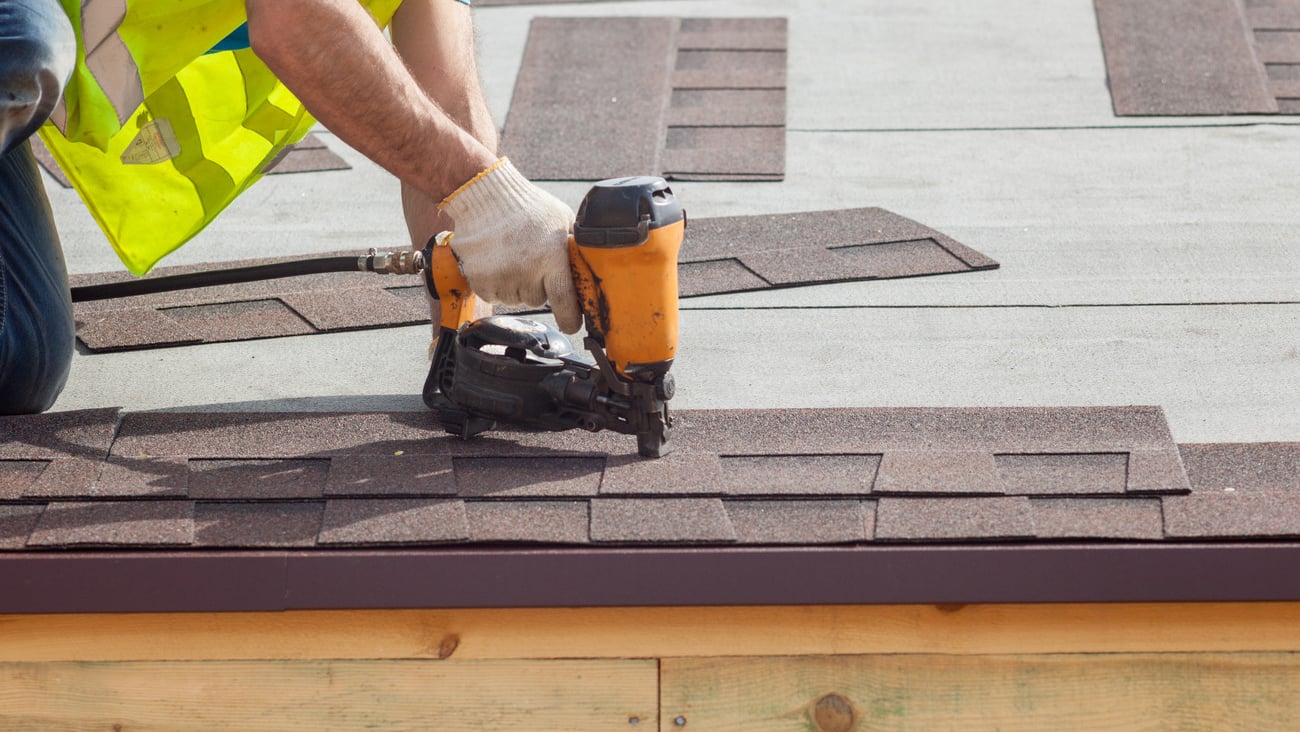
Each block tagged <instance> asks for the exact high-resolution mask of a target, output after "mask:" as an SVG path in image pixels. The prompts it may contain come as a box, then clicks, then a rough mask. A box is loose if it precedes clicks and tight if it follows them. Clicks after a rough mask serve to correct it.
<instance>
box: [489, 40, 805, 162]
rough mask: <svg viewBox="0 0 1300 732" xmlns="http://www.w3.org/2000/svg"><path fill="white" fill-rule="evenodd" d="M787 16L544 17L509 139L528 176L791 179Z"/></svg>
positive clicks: (527, 54) (518, 86) (519, 87)
mask: <svg viewBox="0 0 1300 732" xmlns="http://www.w3.org/2000/svg"><path fill="white" fill-rule="evenodd" d="M786 33H787V21H786V19H785V18H671V17H661V18H545V17H543V18H536V19H534V20H533V22H532V25H531V28H530V30H529V35H528V44H527V46H526V48H525V50H524V58H523V63H522V65H521V67H520V69H519V75H518V77H517V79H516V82H515V91H514V96H513V98H512V99H511V102H510V112H509V114H508V116H507V117H506V124H505V131H504V134H503V135H502V138H501V151H502V152H503V153H504V154H505V155H507V156H509V157H510V158H511V159H512V160H513V161H514V163H515V164H516V165H517V166H518V167H519V169H520V170H521V171H522V172H523V173H524V174H525V175H527V176H528V177H530V178H534V179H541V180H600V179H602V178H612V177H615V176H620V175H626V174H627V171H629V170H635V171H643V172H645V173H651V174H655V175H662V176H664V177H667V178H669V179H676V180H730V181H739V180H781V179H782V178H783V177H784V174H785V96H786V95H785V86H786Z"/></svg>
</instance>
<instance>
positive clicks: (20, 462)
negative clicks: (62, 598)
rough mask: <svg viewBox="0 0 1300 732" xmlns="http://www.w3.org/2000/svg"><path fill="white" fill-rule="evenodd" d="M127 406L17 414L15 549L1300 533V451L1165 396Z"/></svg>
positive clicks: (11, 429) (9, 546)
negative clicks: (1124, 401)
mask: <svg viewBox="0 0 1300 732" xmlns="http://www.w3.org/2000/svg"><path fill="white" fill-rule="evenodd" d="M117 416H118V415H117V414H116V412H114V411H112V410H107V411H96V412H79V413H51V414H45V415H32V416H26V417H7V418H4V422H3V425H4V426H5V427H6V429H7V430H8V432H7V433H6V434H7V435H10V436H11V437H10V440H9V442H7V443H6V444H5V445H4V446H3V448H0V449H3V450H4V452H5V454H6V455H7V457H5V458H4V459H0V547H3V549H4V550H6V551H9V552H14V551H23V550H33V549H41V548H56V547H58V548H62V547H89V548H105V547H107V548H113V547H154V546H156V547H180V548H190V549H196V548H216V547H220V548H247V549H258V548H267V547H299V548H311V547H328V546H340V547H342V546H346V547H367V546H375V547H383V546H389V545H415V546H419V545H428V546H438V545H444V544H464V543H469V544H475V543H477V544H482V545H509V544H521V545H522V544H532V545H538V544H541V545H546V544H554V545H586V544H599V545H629V546H648V545H664V546H677V545H700V544H711V545H720V546H721V545H733V544H742V545H782V546H789V545H822V544H855V543H873V544H879V543H899V542H904V543H934V542H939V543H970V542H977V543H987V542H1008V541H1011V542H1031V541H1038V542H1042V541H1143V542H1150V541H1170V540H1181V539H1198V540H1199V539H1214V538H1238V539H1239V538H1271V537H1295V536H1300V519H1297V518H1296V517H1297V516H1300V472H1298V470H1300V468H1298V467H1297V465H1298V463H1297V460H1300V446H1298V444H1297V443H1259V444H1239V445H1231V444H1229V445H1221V444H1206V445H1182V446H1178V445H1175V444H1174V443H1173V440H1172V437H1171V435H1170V434H1169V430H1168V426H1167V425H1166V424H1165V421H1164V416H1163V414H1162V413H1161V411H1160V410H1159V409H1156V408H1151V407H1071V408H980V409H976V408H966V409H939V408H906V409H904V408H890V409H821V410H814V409H778V410H729V411H682V412H677V413H676V420H677V422H676V427H675V431H674V434H673V439H674V442H675V444H676V445H677V449H676V451H675V452H673V453H671V454H670V455H669V456H667V457H665V458H663V459H660V460H642V459H640V458H638V457H636V455H635V441H634V440H633V439H632V438H631V437H629V436H625V435H618V434H616V433H610V432H602V433H597V434H592V433H587V432H581V431H576V430H575V431H570V432H560V433H548V432H519V431H511V430H501V431H494V432H491V433H488V434H486V435H484V436H481V437H480V438H478V439H475V440H470V441H462V440H458V439H455V438H452V437H450V436H448V435H445V434H443V433H442V432H441V430H440V429H439V427H438V426H437V424H436V421H435V420H434V419H433V417H432V415H431V414H427V413H337V414H315V413H292V414H269V413H248V414H240V413H220V412H214V413H191V414H186V413H176V412H159V413H133V414H128V415H126V416H124V417H123V418H122V420H121V424H120V427H118V426H117ZM114 430H116V435H114ZM60 446H62V447H60ZM63 450H66V451H67V452H63ZM1184 461H1185V464H1186V465H1187V469H1186V470H1184V468H1183V466H1184ZM1189 476H1190V478H1191V480H1190V481H1189Z"/></svg>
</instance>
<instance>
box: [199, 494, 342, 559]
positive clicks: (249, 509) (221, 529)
mask: <svg viewBox="0 0 1300 732" xmlns="http://www.w3.org/2000/svg"><path fill="white" fill-rule="evenodd" d="M324 512H325V503H324V502H323V501H257V502H253V503H218V502H206V501H202V502H199V503H197V504H196V505H195V506H194V546H196V547H250V548H252V547H281V546H314V545H315V544H316V537H317V535H318V534H319V533H320V529H321V518H322V516H323V515H324Z"/></svg>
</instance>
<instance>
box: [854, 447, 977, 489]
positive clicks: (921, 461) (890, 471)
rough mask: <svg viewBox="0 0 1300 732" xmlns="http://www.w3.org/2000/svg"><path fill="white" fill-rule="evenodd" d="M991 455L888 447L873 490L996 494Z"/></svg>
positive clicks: (962, 451)
mask: <svg viewBox="0 0 1300 732" xmlns="http://www.w3.org/2000/svg"><path fill="white" fill-rule="evenodd" d="M996 472H997V471H996V469H995V468H994V464H993V455H992V454H991V453H989V452H987V451H982V452H975V451H967V450H890V451H888V452H886V453H885V454H884V457H882V458H881V459H880V472H879V474H877V476H876V493H881V494H885V493H889V494H896V495H901V494H909V493H920V494H930V495H943V494H949V495H961V494H973V495H978V494H985V495H988V494H996V493H1001V492H1002V491H1001V490H1000V489H999V486H998V482H997V477H996Z"/></svg>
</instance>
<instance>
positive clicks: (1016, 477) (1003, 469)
mask: <svg viewBox="0 0 1300 732" xmlns="http://www.w3.org/2000/svg"><path fill="white" fill-rule="evenodd" d="M995 459H996V461H997V479H998V483H1000V485H1001V489H1002V492H1004V493H1009V494H1013V495H1033V494H1046V493H1052V494H1068V493H1075V494H1079V495H1087V494H1097V493H1124V492H1125V491H1126V490H1128V463H1129V456H1128V453H1114V452H1110V453H1108V452H1100V453H1046V454H1027V455H1026V454H1003V455H997V456H995Z"/></svg>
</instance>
